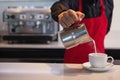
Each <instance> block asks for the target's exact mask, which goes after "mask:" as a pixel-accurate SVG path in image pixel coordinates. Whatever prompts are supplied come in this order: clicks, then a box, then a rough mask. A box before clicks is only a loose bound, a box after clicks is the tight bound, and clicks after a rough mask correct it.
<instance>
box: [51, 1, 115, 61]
mask: <svg viewBox="0 0 120 80" xmlns="http://www.w3.org/2000/svg"><path fill="white" fill-rule="evenodd" d="M112 13H113V0H59V1H57V2H55V3H54V4H53V5H52V7H51V14H52V17H53V19H54V20H55V21H57V22H59V23H60V24H61V25H62V26H63V28H67V27H69V26H71V25H72V24H74V23H75V22H76V21H79V20H80V19H82V20H81V21H80V23H84V24H85V25H86V27H87V30H88V33H89V35H90V36H91V37H92V39H93V40H94V41H95V43H96V47H97V52H102V53H105V49H104V39H105V35H106V34H107V33H108V32H109V30H110V25H111V20H112ZM84 16H85V17H84ZM83 17H84V18H83ZM94 51H95V50H94V45H93V43H84V44H80V45H78V46H76V47H74V48H70V49H67V50H66V52H65V55H64V62H65V63H84V62H87V61H88V54H89V53H92V52H94Z"/></svg>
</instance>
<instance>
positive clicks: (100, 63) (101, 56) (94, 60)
mask: <svg viewBox="0 0 120 80" xmlns="http://www.w3.org/2000/svg"><path fill="white" fill-rule="evenodd" d="M108 59H111V60H109V64H108ZM89 62H90V64H91V66H92V67H95V68H101V67H106V66H109V65H112V64H113V62H114V59H113V57H111V56H108V55H107V54H105V53H90V54H89Z"/></svg>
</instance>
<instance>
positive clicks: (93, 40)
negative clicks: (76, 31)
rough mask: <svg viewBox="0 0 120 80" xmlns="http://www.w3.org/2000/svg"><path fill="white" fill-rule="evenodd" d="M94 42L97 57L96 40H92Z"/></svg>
mask: <svg viewBox="0 0 120 80" xmlns="http://www.w3.org/2000/svg"><path fill="white" fill-rule="evenodd" d="M92 42H93V46H94V51H95V54H96V55H97V48H96V43H95V40H93V39H92Z"/></svg>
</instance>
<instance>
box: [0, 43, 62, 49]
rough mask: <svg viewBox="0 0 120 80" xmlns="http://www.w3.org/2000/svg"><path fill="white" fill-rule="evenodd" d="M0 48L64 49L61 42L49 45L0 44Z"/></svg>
mask: <svg viewBox="0 0 120 80" xmlns="http://www.w3.org/2000/svg"><path fill="white" fill-rule="evenodd" d="M0 48H55V49H56V48H64V46H63V44H62V42H60V41H53V42H51V43H49V44H8V43H7V42H0Z"/></svg>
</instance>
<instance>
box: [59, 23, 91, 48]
mask: <svg viewBox="0 0 120 80" xmlns="http://www.w3.org/2000/svg"><path fill="white" fill-rule="evenodd" d="M60 37H61V40H62V42H63V44H64V46H65V47H66V48H67V49H69V48H72V47H74V46H77V45H79V44H83V43H86V42H89V41H92V38H91V37H90V36H89V34H88V32H87V29H86V26H85V24H79V25H77V26H73V27H69V28H66V29H63V31H61V32H60Z"/></svg>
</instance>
